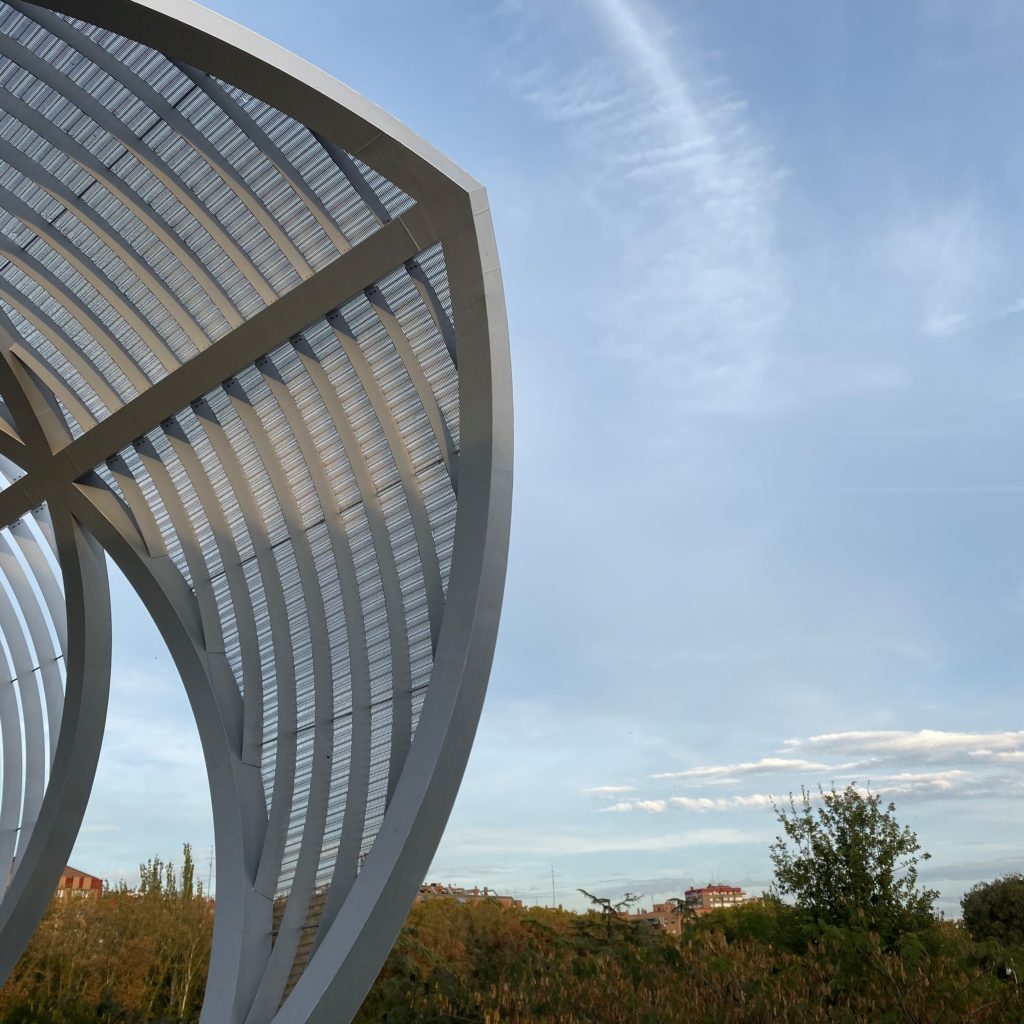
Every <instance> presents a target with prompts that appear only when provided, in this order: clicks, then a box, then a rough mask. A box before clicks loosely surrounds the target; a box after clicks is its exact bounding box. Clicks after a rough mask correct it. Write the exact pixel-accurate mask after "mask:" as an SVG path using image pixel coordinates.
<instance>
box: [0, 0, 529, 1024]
mask: <svg viewBox="0 0 1024 1024" xmlns="http://www.w3.org/2000/svg"><path fill="white" fill-rule="evenodd" d="M0 399H2V405H0V474H2V476H3V478H4V479H5V480H6V481H7V486H6V487H4V488H3V489H2V490H0V747H2V752H3V760H2V767H0V772H2V775H0V864H2V865H7V864H10V871H9V872H8V873H7V875H5V876H2V877H0V937H2V941H0V978H3V977H6V975H7V973H8V972H9V971H10V970H11V968H12V967H13V965H14V963H15V962H16V959H17V956H18V955H19V954H20V951H21V950H22V948H23V947H24V944H25V943H26V942H27V940H28V938H29V936H30V935H31V932H32V930H33V929H34V927H35V925H36V923H37V922H38V919H39V917H40V916H41V914H42V911H43V909H44V907H45V904H46V902H47V900H48V899H49V897H50V895H51V893H52V892H53V889H54V887H55V885H56V882H57V879H58V877H59V874H60V872H61V870H62V868H63V866H64V864H65V862H66V858H67V856H68V854H69V853H70V850H71V847H72V845H73V843H74V841H75V837H76V834H77V829H78V826H79V824H80V822H81V818H82V815H83V813H84V810H85V804H86V801H87V799H88V794H89V789H90V786H91V782H92V777H93V774H94V771H95V766H96V759H97V757H98V753H99V746H100V741H101V738H102V732H103V725H104V720H105V710H106V700H107V687H108V682H109V667H110V608H109V599H108V598H106V596H105V595H106V593H107V591H106V577H105V568H104V566H105V557H110V558H112V559H113V560H114V561H115V563H116V564H117V565H118V566H119V568H120V569H121V571H122V572H124V574H125V576H126V577H127V578H128V579H129V581H130V582H131V583H132V585H133V586H134V588H135V589H136V591H137V592H138V593H139V595H140V597H141V598H142V600H143V603H144V604H145V606H146V608H147V609H148V611H149V613H150V614H151V615H152V616H153V619H154V621H155V623H156V624H157V626H158V628H159V629H160V631H161V634H162V636H163V637H164V640H165V641H166V643H167V645H168V648H169V650H170V652H171V654H172V657H173V658H174V661H175V664H176V666H177V668H178V670H179V672H180V674H181V677H182V681H183V683H184V685H185V689H186V692H187V694H188V698H189V700H190V703H191V705H192V710H193V714H194V716H195V719H196V723H197V727H198V730H199V735H200V739H201V742H202V747H203V753H204V757H205V760H206V765H207V772H208V776H209V781H210V791H211V800H212V805H213V814H214V828H215V839H216V856H217V876H218V890H217V913H216V919H215V926H214V946H213V954H212V958H211V966H210V981H209V984H208V987H207V994H206V1001H205V1003H204V1007H203V1015H202V1020H203V1021H204V1022H218V1024H219V1022H222V1021H231V1022H237V1024H269V1022H271V1021H273V1022H275V1024H302V1022H306V1021H327V1020H330V1021H340V1020H348V1019H351V1017H352V1016H353V1015H354V1014H355V1012H356V1010H357V1009H358V1007H359V1004H360V1003H361V1001H362V999H363V997H364V996H365V994H366V991H367V990H368V988H369V986H370V984H371V983H372V981H373V978H374V977H375V975H376V973H377V971H378V970H379V968H380V965H381V964H382V963H383V960H384V958H385V956H386V955H387V952H388V950H389V949H390V947H391V945H392V943H393V941H394V939H395V937H396V935H397V933H398V929H399V928H400V926H401V923H402V921H403V919H404V917H405V914H406V913H407V911H408V909H409V906H410V905H411V903H412V900H413V898H414V895H415V892H416V888H417V887H418V885H419V884H420V882H421V881H422V878H423V875H424V873H425V871H426V869H427V867H428V866H429V863H430V860H431V858H432V856H433V853H434V850H435V849H436V847H437V844H438V842H439V841H440V836H441V832H442V830H443V827H444V824H445V822H446V820H447V818H448V815H449V813H450V811H451V807H452V804H453V801H454V798H455V793H456V791H457V788H458V785H459V782H460V781H461V777H462V773H463V770H464V767H465V764H466V760H467V758H468V754H469V749H470V745H471V743H472V739H473V735H474V733H475V729H476V724H477V720H478V717H479V713H480V709H481V705H482V701H483V697H484V691H485V688H486V683H487V678H488V674H489V671H490V664H491V659H492V656H493V651H494V643H495V638H496V633H497V626H498V616H499V612H500V606H501V597H502V590H503V586H504V576H505V564H506V558H507V551H508V532H509V521H510V510H511V486H512V404H511V370H510V364H509V354H508V338H507V327H506V323H505V313H504V299H503V293H502V285H501V276H500V271H499V268H498V260H497V253H496V247H495V243H494V237H493V231H492V227H491V221H490V214H489V209H488V205H487V199H486V195H485V192H484V190H483V188H482V187H481V186H480V185H479V184H478V183H477V182H475V181H474V180H473V179H472V178H470V177H469V176H468V175H466V174H465V173H464V172H463V171H461V170H460V169H459V168H457V167H456V166H455V165H454V164H452V163H451V162H450V161H449V160H448V159H447V158H445V157H444V156H442V155H441V154H439V153H438V152H436V151H435V150H433V149H432V148H431V147H430V146H428V145H427V144H426V143H425V142H423V140H421V139H419V138H418V137H417V136H415V135H414V134H413V133H411V132H410V131H409V130H408V129H407V128H405V127H404V126H403V125H401V124H399V123H398V122H397V121H395V120H394V119H393V118H391V117H390V116H389V115H387V114H385V113H384V112H383V111H381V110H379V109H378V108H376V107H374V106H373V105H372V104H370V103H369V102H367V101H366V100H365V99H363V98H362V97H360V96H358V95H357V94H355V93H353V92H352V91H351V90H349V89H347V88H346V87H345V86H342V85H341V84H340V83H338V82H336V81H334V80H333V79H331V78H329V77H328V76H327V75H325V74H324V73H323V72H320V71H318V70H317V69H315V68H313V67H311V66H310V65H308V64H306V63H305V62H303V61H301V60H300V59H298V58H297V57H295V56H293V55H292V54H289V53H287V52H285V51H283V50H281V49H280V48H279V47H277V46H275V45H273V44H271V43H269V42H267V41H266V40H264V39H261V38H259V37H257V36H255V35H253V34H252V33H250V32H248V31H247V30H245V29H243V28H241V27H239V26H238V25H235V24H234V23H232V22H229V21H227V20H226V19H223V18H221V17H219V16H217V15H215V14H213V13H212V12H210V11H207V10H205V9H203V8H201V7H198V6H196V5H195V4H193V3H191V2H188V0H163V2H160V3H157V2H155V0H88V2H86V0H48V2H46V3H43V4H39V5H33V4H28V3H24V2H21V0H7V2H0ZM104 553H105V554H104ZM87 597H88V599H87ZM22 737H24V748H23V746H22Z"/></svg>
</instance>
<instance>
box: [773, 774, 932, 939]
mask: <svg viewBox="0 0 1024 1024" xmlns="http://www.w3.org/2000/svg"><path fill="white" fill-rule="evenodd" d="M818 792H819V794H820V797H821V803H820V805H819V806H818V807H817V808H815V807H813V806H812V798H811V794H810V793H809V792H808V791H807V790H806V789H803V788H801V794H802V797H803V800H802V803H801V805H800V806H799V807H798V806H797V804H796V801H795V800H794V798H793V794H792V793H791V794H790V797H789V808H788V809H787V808H785V807H783V808H781V809H780V808H779V807H778V806H777V805H775V804H774V803H773V807H774V808H775V814H776V816H777V817H778V819H779V823H780V824H781V825H782V828H783V832H784V835H782V836H779V837H777V838H776V840H775V842H774V843H773V844H772V847H771V859H772V864H773V865H774V867H775V885H776V890H777V892H778V893H780V894H781V895H783V896H788V897H791V898H792V899H793V902H794V903H795V905H796V907H797V908H798V909H799V910H801V911H804V912H805V913H807V914H808V915H810V916H811V917H813V918H814V919H815V920H816V921H819V922H822V923H824V924H829V925H835V926H837V927H862V928H865V929H867V930H869V931H874V932H877V933H878V934H879V935H881V936H882V937H883V939H885V940H886V942H887V943H892V942H893V941H895V940H896V939H897V938H898V937H899V935H901V934H902V933H904V932H907V931H913V930H915V929H917V928H920V927H922V926H923V925H925V924H926V923H930V922H931V920H932V907H933V904H934V902H935V900H936V899H937V897H938V895H939V894H938V892H937V891H936V890H934V889H918V887H917V865H918V862H919V861H922V860H928V859H929V858H930V856H931V855H930V854H928V853H923V852H921V847H920V844H919V843H918V841H917V836H916V835H915V834H914V833H913V832H912V831H911V830H910V829H909V828H907V827H901V826H900V825H899V823H898V822H897V821H896V818H895V814H894V812H895V810H896V805H895V804H892V803H890V804H889V805H888V806H887V807H886V808H885V809H883V808H882V798H881V797H880V796H879V795H878V794H877V793H871V792H867V793H861V792H860V791H859V790H858V789H857V788H856V783H851V784H850V785H849V786H847V787H846V789H844V790H842V791H841V792H839V791H837V790H836V788H835V785H834V784H833V786H832V789H831V790H829V791H827V792H826V791H825V790H824V789H822V788H821V787H820V786H819V787H818ZM790 844H793V846H795V849H792V848H791V846H790Z"/></svg>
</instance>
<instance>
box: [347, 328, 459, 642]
mask: <svg viewBox="0 0 1024 1024" xmlns="http://www.w3.org/2000/svg"><path fill="white" fill-rule="evenodd" d="M327 319H328V322H329V323H330V325H331V327H332V328H333V329H334V333H335V335H336V336H337V338H338V340H339V341H340V342H341V345H342V348H343V349H344V351H345V355H346V356H347V357H348V360H349V362H350V363H351V364H352V369H353V370H355V372H356V376H358V378H359V383H360V384H362V386H363V391H364V392H365V393H366V397H367V398H368V399H369V400H370V404H371V406H372V407H373V411H374V413H375V414H376V417H377V422H378V423H379V424H380V428H381V430H382V431H383V433H384V437H385V438H386V440H387V442H388V447H389V448H390V449H391V455H392V457H393V458H394V460H395V466H396V468H397V469H398V474H399V476H400V477H401V480H402V490H403V491H404V492H405V500H406V502H407V504H408V506H409V516H410V518H411V519H412V525H413V531H414V532H415V534H416V545H417V547H418V548H419V552H420V562H421V563H422V565H423V582H424V586H425V587H426V597H427V615H428V617H429V619H430V637H431V646H432V647H435V648H436V646H437V637H438V633H439V631H440V629H441V614H442V612H443V610H444V590H443V589H442V586H441V566H440V563H439V562H438V559H437V548H436V546H435V545H434V535H433V533H432V531H431V529H430V517H429V516H428V515H427V506H426V504H425V503H424V501H423V495H422V493H421V492H420V488H419V484H418V483H417V480H416V470H415V468H414V467H413V464H412V459H411V458H410V456H409V449H408V447H407V445H406V443H405V438H404V437H403V436H402V432H401V431H400V430H399V429H398V424H397V423H395V419H394V416H392V414H391V408H390V406H389V405H388V400H387V398H386V397H385V395H384V392H383V391H381V389H380V385H379V384H378V383H377V378H376V377H375V376H374V373H373V370H372V368H371V367H370V364H369V363H368V362H367V360H366V356H364V355H363V350H362V348H360V346H359V341H358V339H357V338H356V336H355V334H354V333H353V332H352V328H351V327H349V325H348V323H347V322H346V321H345V318H344V317H343V316H342V315H341V313H340V312H335V313H332V314H331V315H330V316H329V317H328V318H327Z"/></svg>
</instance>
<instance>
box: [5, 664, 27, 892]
mask: <svg viewBox="0 0 1024 1024" xmlns="http://www.w3.org/2000/svg"><path fill="white" fill-rule="evenodd" d="M0 742H2V744H3V790H2V792H0V904H2V903H3V895H4V890H5V889H6V888H7V883H8V881H9V878H10V874H11V870H12V865H13V863H14V851H15V849H16V848H17V845H18V832H19V830H20V829H21V798H22V785H23V783H24V775H23V773H22V772H23V767H22V757H23V752H22V743H21V711H20V710H19V707H18V698H17V696H16V695H15V692H14V673H13V671H12V670H11V665H10V662H9V661H8V659H7V652H6V651H5V650H4V649H3V647H0Z"/></svg>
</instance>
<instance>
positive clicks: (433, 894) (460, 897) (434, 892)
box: [416, 882, 523, 907]
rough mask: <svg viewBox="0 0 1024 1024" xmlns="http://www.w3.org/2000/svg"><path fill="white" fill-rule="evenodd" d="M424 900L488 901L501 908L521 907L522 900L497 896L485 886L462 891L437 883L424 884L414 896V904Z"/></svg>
mask: <svg viewBox="0 0 1024 1024" xmlns="http://www.w3.org/2000/svg"><path fill="white" fill-rule="evenodd" d="M424 900H453V901H454V902H456V903H481V902H483V901H484V900H490V901H492V902H494V903H498V904H500V905H501V906H503V907H521V906H522V905H523V901H522V900H517V899H514V898H513V897H511V896H499V895H498V894H497V893H496V892H495V891H494V890H493V889H488V888H487V886H486V885H485V886H484V887H483V888H482V889H481V888H479V887H478V886H474V887H473V888H472V889H462V888H459V887H458V886H454V885H440V884H439V883H438V882H424V883H423V885H421V886H420V891H419V892H418V893H417V895H416V902H417V903H422V902H423V901H424Z"/></svg>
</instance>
